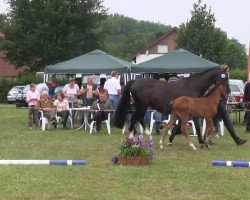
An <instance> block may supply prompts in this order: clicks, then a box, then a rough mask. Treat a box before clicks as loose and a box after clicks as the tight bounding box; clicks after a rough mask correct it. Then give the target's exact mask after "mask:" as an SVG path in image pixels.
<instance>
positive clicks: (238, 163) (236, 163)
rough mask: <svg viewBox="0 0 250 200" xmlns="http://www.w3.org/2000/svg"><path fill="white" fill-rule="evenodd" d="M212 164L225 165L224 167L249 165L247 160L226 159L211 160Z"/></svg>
mask: <svg viewBox="0 0 250 200" xmlns="http://www.w3.org/2000/svg"><path fill="white" fill-rule="evenodd" d="M212 165H213V166H226V167H250V162H247V161H237V160H235V161H226V160H213V161H212Z"/></svg>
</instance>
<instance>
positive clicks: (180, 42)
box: [176, 0, 247, 68]
mask: <svg viewBox="0 0 250 200" xmlns="http://www.w3.org/2000/svg"><path fill="white" fill-rule="evenodd" d="M191 14H192V16H191V19H190V21H188V22H187V23H186V24H182V25H181V26H180V29H179V31H178V35H177V40H176V41H177V47H178V48H185V49H187V50H189V51H191V52H193V53H194V54H196V55H201V56H202V57H204V58H206V59H208V60H211V61H213V62H217V63H219V64H223V63H227V64H228V65H229V66H230V67H233V68H236V67H239V68H243V67H245V66H246V65H245V64H246V62H247V57H246V53H245V47H244V45H241V44H240V43H239V42H238V41H235V40H229V39H228V38H227V34H226V33H225V32H223V31H222V30H221V29H219V28H216V27H215V17H214V14H213V13H212V12H211V9H210V8H209V9H207V6H206V4H204V5H203V4H202V1H201V0H198V2H197V3H194V6H193V10H192V11H191Z"/></svg>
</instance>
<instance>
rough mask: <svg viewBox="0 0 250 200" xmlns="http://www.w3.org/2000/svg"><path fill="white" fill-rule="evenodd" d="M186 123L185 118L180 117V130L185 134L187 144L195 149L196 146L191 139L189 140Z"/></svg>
mask: <svg viewBox="0 0 250 200" xmlns="http://www.w3.org/2000/svg"><path fill="white" fill-rule="evenodd" d="M187 123H188V121H187V120H185V119H183V118H182V119H181V132H182V133H183V134H184V135H185V137H186V139H187V142H188V144H189V146H190V147H192V149H193V150H197V149H196V147H195V146H194V144H193V142H192V140H190V138H189V136H188V129H187Z"/></svg>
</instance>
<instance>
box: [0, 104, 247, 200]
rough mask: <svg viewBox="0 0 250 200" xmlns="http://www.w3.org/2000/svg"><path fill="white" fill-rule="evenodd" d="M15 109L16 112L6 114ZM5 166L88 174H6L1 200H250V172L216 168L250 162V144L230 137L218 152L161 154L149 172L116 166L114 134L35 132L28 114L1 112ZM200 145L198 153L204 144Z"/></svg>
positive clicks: (179, 143)
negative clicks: (28, 162) (56, 162)
mask: <svg viewBox="0 0 250 200" xmlns="http://www.w3.org/2000/svg"><path fill="white" fill-rule="evenodd" d="M5 106H8V107H5ZM0 111H1V112H0V113H1V116H0V131H1V132H0V149H1V154H0V159H70V160H72V159H84V160H87V162H88V164H87V165H85V166H0V177H1V179H0V199H91V200H92V199H157V200H158V199H250V183H249V180H250V168H233V167H213V166H212V165H211V161H212V160H215V159H223V160H246V161H250V153H249V152H250V134H249V135H248V134H246V133H245V132H244V129H245V125H242V124H235V128H236V130H237V132H238V135H239V136H240V137H242V138H245V139H248V140H249V141H248V142H247V143H246V144H245V145H243V146H237V145H236V144H235V143H234V141H233V140H232V139H231V137H230V136H229V135H228V134H226V136H225V137H223V138H214V139H213V142H215V145H213V146H212V149H211V150H206V149H198V150H197V151H196V152H195V151H193V150H192V149H191V148H189V147H188V146H187V145H186V142H185V140H184V137H181V136H178V137H177V138H176V139H175V143H174V146H173V147H171V148H165V149H164V150H160V149H159V148H158V146H157V145H156V143H158V141H159V139H160V136H154V141H155V145H154V149H155V153H156V156H155V159H154V160H153V162H152V164H151V165H149V166H143V167H136V166H118V165H112V164H111V162H110V159H111V157H112V156H113V155H115V154H116V151H117V145H118V143H119V141H120V140H121V138H123V136H122V135H121V131H120V130H118V129H113V130H112V134H111V135H108V134H107V133H106V130H105V127H104V128H103V132H102V133H103V134H101V135H100V136H96V135H89V134H88V132H85V131H83V130H80V131H76V130H67V131H63V130H49V131H45V132H41V131H37V130H36V129H33V130H28V128H27V110H25V109H16V108H15V107H14V106H13V107H11V108H10V107H9V105H0ZM193 140H194V143H195V145H196V146H198V143H197V140H196V138H193Z"/></svg>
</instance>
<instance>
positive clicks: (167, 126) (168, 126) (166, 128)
mask: <svg viewBox="0 0 250 200" xmlns="http://www.w3.org/2000/svg"><path fill="white" fill-rule="evenodd" d="M176 119H177V115H176V114H175V113H172V114H171V117H170V121H169V122H168V123H167V124H164V125H163V129H162V136H161V139H160V141H159V146H160V148H161V149H163V144H164V140H165V138H166V135H167V133H168V131H169V130H170V129H171V128H172V127H173V125H174V124H175V122H176Z"/></svg>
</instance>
